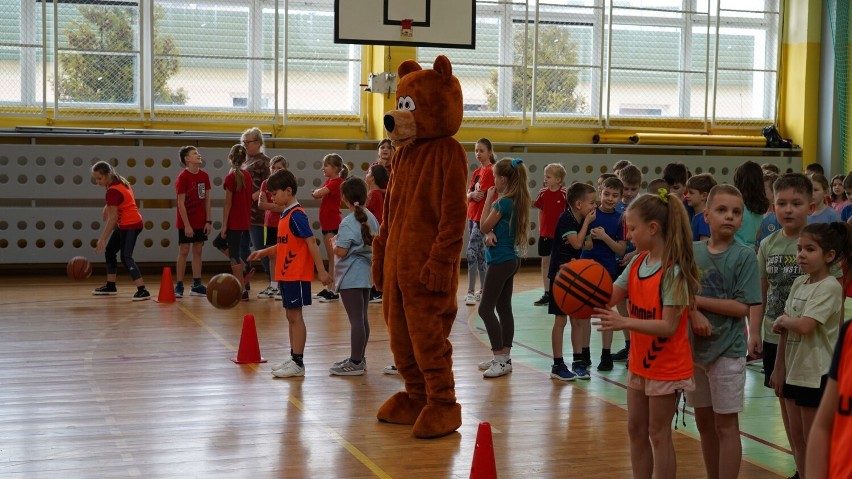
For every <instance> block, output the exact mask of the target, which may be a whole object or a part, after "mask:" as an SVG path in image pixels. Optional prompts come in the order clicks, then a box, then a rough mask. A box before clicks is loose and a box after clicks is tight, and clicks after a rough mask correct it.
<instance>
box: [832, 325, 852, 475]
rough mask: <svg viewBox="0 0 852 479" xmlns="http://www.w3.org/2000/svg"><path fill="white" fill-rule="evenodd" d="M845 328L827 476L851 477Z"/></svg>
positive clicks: (850, 365)
mask: <svg viewBox="0 0 852 479" xmlns="http://www.w3.org/2000/svg"><path fill="white" fill-rule="evenodd" d="M849 331H850V329H849V327H847V328H846V334H845V335H844V337H843V346H842V348H843V349H842V351H841V354H842V355H843V356H842V357H841V358H840V363H839V364H838V365H837V395H838V401H837V410H836V411H835V413H834V428H833V429H832V431H831V444H830V446H829V447H830V448H831V449H830V450H831V452H830V454H829V460H828V477H852V461H850V460H849V451H852V334H850V333H849Z"/></svg>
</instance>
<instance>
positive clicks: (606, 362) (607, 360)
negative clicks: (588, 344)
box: [598, 354, 612, 371]
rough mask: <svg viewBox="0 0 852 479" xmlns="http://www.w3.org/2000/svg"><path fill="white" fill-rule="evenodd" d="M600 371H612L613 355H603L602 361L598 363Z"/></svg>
mask: <svg viewBox="0 0 852 479" xmlns="http://www.w3.org/2000/svg"><path fill="white" fill-rule="evenodd" d="M598 371H612V356H611V355H609V354H608V355H606V356H604V355H601V362H600V363H598Z"/></svg>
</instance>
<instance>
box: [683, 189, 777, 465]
mask: <svg viewBox="0 0 852 479" xmlns="http://www.w3.org/2000/svg"><path fill="white" fill-rule="evenodd" d="M744 210H745V207H744V205H743V198H742V195H741V194H740V192H739V190H737V189H736V188H734V187H733V186H730V185H718V186H715V187H713V188H712V189H711V190H710V194H709V195H708V197H707V205H706V208H705V210H704V212H703V213H702V214H703V215H704V217H705V220H706V221H707V224H708V225H709V227H710V238H709V239H708V240H706V241H698V242H696V243H694V253H695V262H696V264H697V265H698V269H699V276H700V281H701V293H700V295H696V297H695V301H696V303H695V304H696V309H693V310H692V311H690V324H691V325H692V330H691V334H690V339H691V341H692V357H693V360H694V361H693V362H694V364H695V391H693V392H691V393H687V395H686V401H687V404H689V405H690V406H692V407H693V408H695V422H696V424H697V426H698V431H699V433H700V434H701V448H702V450H703V452H704V459H705V464H704V466H705V469H706V471H707V476H708V477H734V478H735V477H737V475H738V474H739V469H740V462H741V458H742V446H741V445H740V438H739V416H738V414H739V413H740V412H741V411H742V410H743V399H744V394H745V391H744V389H745V363H746V359H745V357H746V351H747V344H746V335H745V320H744V318H745V317H746V316H747V315H748V312H749V308H750V307H751V306H753V305H758V304H760V303H761V292H760V283H759V276H758V271H757V257H756V256H755V254H754V250H753V249H751V248H749V247H747V246H744V245H742V244H740V243H738V242H737V241H735V240H734V234H735V233H736V231H737V229H739V227H740V225H741V224H742V220H743V212H744Z"/></svg>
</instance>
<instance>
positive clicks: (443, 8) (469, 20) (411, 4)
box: [334, 0, 476, 49]
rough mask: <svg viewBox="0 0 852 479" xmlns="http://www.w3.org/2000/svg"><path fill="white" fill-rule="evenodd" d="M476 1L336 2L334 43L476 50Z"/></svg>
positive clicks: (342, 0)
mask: <svg viewBox="0 0 852 479" xmlns="http://www.w3.org/2000/svg"><path fill="white" fill-rule="evenodd" d="M475 11H476V1H475V0H335V2H334V42H335V43H359V44H369V45H399V46H429V47H447V48H470V49H473V48H475V44H474V43H475V42H474V40H475V33H476V32H475V25H476V16H475V15H474V13H475Z"/></svg>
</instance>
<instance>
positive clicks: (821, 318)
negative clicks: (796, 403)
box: [784, 275, 843, 388]
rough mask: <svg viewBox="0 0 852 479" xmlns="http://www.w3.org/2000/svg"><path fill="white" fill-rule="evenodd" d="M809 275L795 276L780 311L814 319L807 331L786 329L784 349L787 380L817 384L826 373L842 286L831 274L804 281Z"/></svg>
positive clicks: (813, 386) (811, 384)
mask: <svg viewBox="0 0 852 479" xmlns="http://www.w3.org/2000/svg"><path fill="white" fill-rule="evenodd" d="M808 279H810V276H808V275H802V276H799V277H798V278H796V280H795V281H794V282H793V286H792V287H791V288H790V296H789V297H788V298H787V303H786V305H785V308H784V312H786V313H787V315H788V316H792V317H794V318H798V317H802V316H807V317H809V318H813V319H814V320H816V322H817V323H818V324H817V327H816V328H815V329H814V330H813V331H811V333H810V334H806V335H801V334H799V333H794V332H793V331H790V332H788V333H787V348H786V349H785V350H784V351H785V354H786V356H785V357H784V359H785V364H786V366H787V378H786V382H787V384H792V385H794V386H801V387H806V388H818V387H819V386H820V379H821V378H822V376H823V375H824V374H827V373H828V367H829V366H830V365H831V354H832V352H833V351H834V345H835V343H836V342H837V335H838V333H839V332H840V315H841V305H842V302H843V287H841V286H840V283H839V282H838V281H837V278H835V277H834V276H829V277H827V278H825V279H823V280H820V281H817V282H816V283H808V282H807V281H808Z"/></svg>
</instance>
